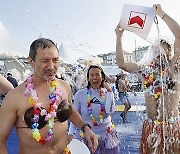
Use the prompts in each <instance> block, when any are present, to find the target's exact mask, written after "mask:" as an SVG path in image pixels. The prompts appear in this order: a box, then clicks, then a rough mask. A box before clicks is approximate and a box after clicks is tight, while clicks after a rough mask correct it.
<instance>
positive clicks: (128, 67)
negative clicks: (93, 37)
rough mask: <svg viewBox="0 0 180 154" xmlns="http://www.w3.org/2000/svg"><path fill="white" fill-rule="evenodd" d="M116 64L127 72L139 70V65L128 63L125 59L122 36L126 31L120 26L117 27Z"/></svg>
mask: <svg viewBox="0 0 180 154" xmlns="http://www.w3.org/2000/svg"><path fill="white" fill-rule="evenodd" d="M115 32H116V36H117V38H116V62H117V65H118V67H119V68H121V69H123V70H125V71H127V72H134V71H136V70H138V69H139V66H138V65H137V63H133V62H127V61H126V60H125V59H124V50H123V48H122V36H123V32H124V30H122V29H120V26H119V24H118V25H117V27H116V29H115Z"/></svg>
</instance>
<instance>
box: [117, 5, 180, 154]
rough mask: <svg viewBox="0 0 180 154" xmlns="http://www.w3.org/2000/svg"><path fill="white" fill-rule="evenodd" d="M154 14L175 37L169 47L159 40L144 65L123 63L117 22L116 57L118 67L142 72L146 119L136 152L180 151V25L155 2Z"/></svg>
mask: <svg viewBox="0 0 180 154" xmlns="http://www.w3.org/2000/svg"><path fill="white" fill-rule="evenodd" d="M154 8H155V10H156V15H158V16H159V17H161V18H162V20H163V21H164V22H165V23H166V24H167V26H168V27H169V29H170V30H171V31H172V33H173V34H174V36H175V42H174V56H172V47H171V45H170V44H169V43H167V42H166V41H165V40H159V42H158V45H155V46H153V47H152V50H153V51H152V52H153V53H152V55H153V56H152V58H150V59H149V62H148V63H146V64H138V63H134V62H126V61H125V60H124V51H123V49H122V36H123V31H124V30H122V29H120V26H119V25H117V27H116V29H115V32H116V35H117V44H116V59H117V64H118V67H119V68H121V69H123V70H125V71H128V72H135V71H136V72H137V71H139V73H141V75H142V82H143V85H144V90H145V101H146V110H147V118H146V120H145V121H144V124H143V129H142V138H141V143H140V152H141V153H143V154H151V153H156V154H162V153H180V131H179V130H180V119H179V110H178V105H179V96H178V93H179V92H180V81H179V77H180V58H179V57H180V26H179V24H178V23H177V22H176V21H174V20H173V19H172V18H171V17H170V16H169V15H167V14H166V13H165V12H164V11H163V10H162V8H161V6H160V5H159V4H156V5H154Z"/></svg>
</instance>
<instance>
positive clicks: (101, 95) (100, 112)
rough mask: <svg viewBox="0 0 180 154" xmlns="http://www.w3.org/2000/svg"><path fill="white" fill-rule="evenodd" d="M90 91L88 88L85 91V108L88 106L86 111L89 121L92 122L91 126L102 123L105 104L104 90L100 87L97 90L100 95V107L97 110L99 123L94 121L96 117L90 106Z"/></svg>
mask: <svg viewBox="0 0 180 154" xmlns="http://www.w3.org/2000/svg"><path fill="white" fill-rule="evenodd" d="M91 93H92V92H91V91H90V90H88V92H87V108H88V113H89V116H90V118H91V121H92V123H93V126H99V125H100V124H102V123H103V121H104V111H105V105H104V97H105V96H104V90H103V88H101V89H100V91H99V95H100V104H101V109H100V111H99V121H100V123H98V122H96V119H95V117H94V115H93V114H92V107H91V102H90V101H91Z"/></svg>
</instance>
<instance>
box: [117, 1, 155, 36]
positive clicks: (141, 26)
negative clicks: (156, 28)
mask: <svg viewBox="0 0 180 154" xmlns="http://www.w3.org/2000/svg"><path fill="white" fill-rule="evenodd" d="M154 16H155V10H154V8H153V7H146V6H138V5H131V4H124V6H123V9H122V12H121V18H120V22H119V24H120V27H121V28H122V29H125V30H128V31H131V32H134V33H135V34H137V35H138V36H140V37H141V38H143V39H146V38H147V36H148V34H149V32H150V29H151V27H152V23H153V20H154Z"/></svg>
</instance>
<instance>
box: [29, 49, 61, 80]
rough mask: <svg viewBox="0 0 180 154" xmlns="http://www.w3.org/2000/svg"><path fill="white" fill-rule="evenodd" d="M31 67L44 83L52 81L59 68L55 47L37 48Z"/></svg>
mask: <svg viewBox="0 0 180 154" xmlns="http://www.w3.org/2000/svg"><path fill="white" fill-rule="evenodd" d="M32 66H33V67H34V73H35V74H36V75H37V76H39V77H40V78H42V79H43V80H45V81H49V80H53V79H54V77H55V75H56V73H57V70H58V67H59V53H58V51H57V49H56V47H54V46H52V47H50V48H45V49H42V48H39V49H38V50H37V55H36V58H35V60H34V61H32Z"/></svg>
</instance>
